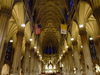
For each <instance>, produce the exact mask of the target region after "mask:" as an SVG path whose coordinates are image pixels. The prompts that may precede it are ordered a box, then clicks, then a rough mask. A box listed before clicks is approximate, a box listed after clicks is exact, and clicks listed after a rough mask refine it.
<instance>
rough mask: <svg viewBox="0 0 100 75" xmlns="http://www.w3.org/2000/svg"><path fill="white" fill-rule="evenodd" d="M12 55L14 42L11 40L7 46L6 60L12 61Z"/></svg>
mask: <svg viewBox="0 0 100 75" xmlns="http://www.w3.org/2000/svg"><path fill="white" fill-rule="evenodd" d="M11 53H12V40H11V39H10V40H9V42H8V45H7V49H6V56H5V60H7V61H10V59H11Z"/></svg>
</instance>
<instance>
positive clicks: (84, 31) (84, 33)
mask: <svg viewBox="0 0 100 75" xmlns="http://www.w3.org/2000/svg"><path fill="white" fill-rule="evenodd" d="M79 34H80V36H82V35H87V32H86V30H85V29H83V30H79Z"/></svg>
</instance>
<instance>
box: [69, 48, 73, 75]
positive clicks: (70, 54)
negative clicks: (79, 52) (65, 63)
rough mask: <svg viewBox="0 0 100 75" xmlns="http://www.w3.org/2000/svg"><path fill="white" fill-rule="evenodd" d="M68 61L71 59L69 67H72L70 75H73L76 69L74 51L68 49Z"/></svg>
mask: <svg viewBox="0 0 100 75" xmlns="http://www.w3.org/2000/svg"><path fill="white" fill-rule="evenodd" d="M68 59H69V65H70V72H69V73H70V75H73V69H74V63H73V62H74V61H73V57H72V49H71V48H68Z"/></svg>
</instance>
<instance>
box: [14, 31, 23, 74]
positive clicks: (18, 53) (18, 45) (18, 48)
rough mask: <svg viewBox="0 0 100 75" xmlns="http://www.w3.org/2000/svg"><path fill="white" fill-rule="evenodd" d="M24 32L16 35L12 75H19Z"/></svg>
mask: <svg viewBox="0 0 100 75" xmlns="http://www.w3.org/2000/svg"><path fill="white" fill-rule="evenodd" d="M23 36H24V32H23V31H21V32H18V33H17V43H16V48H15V53H14V58H13V75H19V70H20V65H21V54H22V41H23Z"/></svg>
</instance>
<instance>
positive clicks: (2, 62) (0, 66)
mask: <svg viewBox="0 0 100 75" xmlns="http://www.w3.org/2000/svg"><path fill="white" fill-rule="evenodd" d="M6 50H7V43H4V46H3V53H2V56H1V58H2V59H1V60H0V74H1V70H2V66H3V64H4V60H5V56H6Z"/></svg>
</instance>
